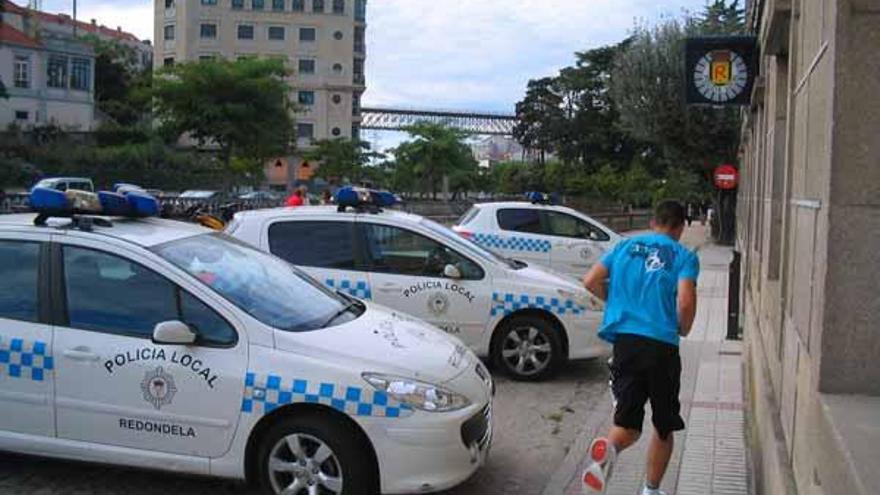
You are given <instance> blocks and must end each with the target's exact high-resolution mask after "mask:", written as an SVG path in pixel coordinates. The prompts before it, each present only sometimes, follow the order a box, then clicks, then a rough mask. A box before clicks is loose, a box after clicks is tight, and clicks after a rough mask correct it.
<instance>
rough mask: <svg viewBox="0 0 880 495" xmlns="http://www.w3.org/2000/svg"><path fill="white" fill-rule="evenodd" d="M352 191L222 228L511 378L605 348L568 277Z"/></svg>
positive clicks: (593, 305) (248, 216)
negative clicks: (408, 318) (451, 339)
mask: <svg viewBox="0 0 880 495" xmlns="http://www.w3.org/2000/svg"><path fill="white" fill-rule="evenodd" d="M394 201H395V199H394V196H393V195H391V194H388V193H377V192H371V191H368V190H359V189H352V188H345V189H342V190H341V191H340V192H339V193H338V194H337V206H327V207H307V208H278V209H270V210H257V211H246V212H240V213H238V214H236V216H235V218H234V219H233V221H232V223H231V224H230V225H229V226H228V227H227V232H228V233H229V234H230V235H232V236H234V237H236V238H238V239H240V240H242V241H245V242H247V243H249V244H252V245H254V246H257V247H259V248H260V249H262V250H265V251H268V252H270V253H272V254H274V255H276V256H278V257H280V258H282V259H284V260H287V261H289V262H290V263H292V264H294V265H296V266H298V267H300V268H302V269H303V270H304V271H306V272H307V273H309V274H310V275H312V276H313V277H315V278H316V279H318V280H319V281H321V282H323V283H325V284H326V285H327V286H328V287H330V288H332V289H335V290H339V291H341V292H344V293H346V294H349V295H351V296H354V297H356V298H358V299H361V300H365V301H374V302H375V303H378V304H382V305H384V306H387V307H389V308H393V309H394V310H396V311H401V312H403V313H406V314H409V315H412V316H415V317H417V318H420V319H423V320H426V321H428V322H430V323H432V324H434V325H436V326H438V327H440V328H442V329H444V330H445V331H447V332H448V333H450V334H452V335H455V336H456V337H459V338H461V340H463V341H464V342H465V344H467V345H468V346H469V347H470V348H471V349H473V350H475V351H476V353H477V354H478V355H482V356H490V357H491V358H492V360H493V361H494V362H495V363H496V365H498V367H499V368H500V369H501V370H503V371H505V372H506V373H508V374H510V375H511V376H513V377H514V378H516V379H521V380H538V379H542V378H545V377H548V376H550V375H551V374H552V373H553V372H554V371H555V370H556V369H558V368H559V366H560V365H561V364H563V363H564V362H565V361H566V360H567V359H569V358H592V357H597V356H600V355H603V354H605V353H606V352H607V348H606V347H605V345H604V344H603V343H602V342H601V341H600V340H599V339H598V338H597V336H596V328H597V327H598V325H599V322H600V319H601V316H602V313H601V311H602V306H601V303H600V302H599V301H598V300H597V299H595V298H593V297H592V296H590V295H589V293H588V292H587V291H586V290H585V289H584V288H583V287H581V286H580V284H578V283H577V282H576V281H575V280H570V279H568V278H565V277H561V276H558V275H554V274H551V273H548V272H547V271H544V270H542V269H540V268H537V267H533V266H529V265H528V264H526V263H522V262H519V261H513V260H510V259H507V258H503V257H500V256H498V255H495V254H493V253H491V252H490V251H487V250H485V249H483V248H481V247H480V246H477V245H475V244H473V243H471V242H468V241H466V240H464V239H462V238H461V237H459V236H458V235H456V234H455V232H453V231H452V230H450V229H448V228H446V227H444V226H442V225H440V224H438V223H436V222H433V221H431V220H429V219H426V218H423V217H420V216H416V215H411V214H407V213H403V212H400V211H396V210H391V209H387V208H385V207H387V206H389V205H391V204H393V203H394Z"/></svg>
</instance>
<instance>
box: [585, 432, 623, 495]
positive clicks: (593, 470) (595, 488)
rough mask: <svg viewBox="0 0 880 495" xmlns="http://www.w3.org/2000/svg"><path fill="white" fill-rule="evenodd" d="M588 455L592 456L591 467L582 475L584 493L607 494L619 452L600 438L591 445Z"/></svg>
mask: <svg viewBox="0 0 880 495" xmlns="http://www.w3.org/2000/svg"><path fill="white" fill-rule="evenodd" d="M587 454H588V455H589V456H590V465H589V466H587V469H585V470H584V472H583V474H582V475H581V483H582V484H583V492H584V493H585V494H592V493H605V489H606V488H607V485H608V480H609V479H610V478H611V469H612V467H613V466H614V461H615V459H616V458H617V451H616V450H615V449H614V446H613V445H611V442H610V441H609V440H608V439H607V438H604V437H599V438H596V439H595V440H593V442H592V443H591V444H590V448H589V450H587Z"/></svg>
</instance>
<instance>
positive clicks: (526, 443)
mask: <svg viewBox="0 0 880 495" xmlns="http://www.w3.org/2000/svg"><path fill="white" fill-rule="evenodd" d="M607 379H608V377H607V372H606V366H605V364H604V362H602V361H600V360H593V361H581V362H575V363H570V364H569V365H568V366H567V367H566V369H564V370H563V371H562V372H561V373H560V374H559V375H558V376H557V377H556V378H554V379H553V380H552V381H549V382H544V383H518V382H513V381H510V380H508V379H506V378H505V377H500V376H499V377H496V383H497V394H496V398H495V416H494V418H495V436H494V440H493V446H492V451H491V453H490V456H489V459H488V461H487V463H486V465H485V466H484V467H483V469H482V470H480V471H479V472H477V474H476V475H475V476H474V477H473V478H471V479H470V480H468V481H467V482H466V483H464V484H462V485H461V486H459V487H457V488H455V489H453V490H450V491H447V492H444V494H443V495H471V494H481V495H487V494H505V495H515V494H523V495H531V494H540V493H541V490H542V489H543V488H544V485H545V484H546V482H547V481H548V480H549V478H550V477H551V476H552V475H553V472H554V471H555V469H556V468H557V467H558V465H559V463H560V462H562V460H563V458H564V457H565V455H566V454H567V453H568V449H569V448H570V447H571V444H572V443H573V442H574V439H575V437H576V433H577V432H578V429H579V427H580V425H581V423H583V421H585V420H586V418H587V416H588V414H589V412H590V411H591V410H592V409H594V408H596V407H599V404H600V403H601V402H602V401H609V400H611V399H610V397H609V396H608V394H607ZM0 493H2V494H4V495H18V494H22V495H23V494H28V495H62V494H63V495H154V494H157V493H173V494H175V495H221V494H222V495H226V494H228V495H250V493H251V492H250V491H249V490H248V489H247V488H246V487H245V486H244V485H243V484H241V483H236V482H230V481H224V480H216V479H210V478H198V477H192V476H181V475H174V474H166V473H161V472H152V471H141V470H135V469H123V468H116V467H108V466H97V465H92V464H84V463H76V462H66V461H57V460H50V459H42V458H36V457H27V456H20V455H15V454H7V453H0Z"/></svg>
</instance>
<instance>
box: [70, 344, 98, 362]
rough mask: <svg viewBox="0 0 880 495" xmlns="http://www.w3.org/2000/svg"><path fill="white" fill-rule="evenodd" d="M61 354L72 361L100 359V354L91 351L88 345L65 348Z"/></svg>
mask: <svg viewBox="0 0 880 495" xmlns="http://www.w3.org/2000/svg"><path fill="white" fill-rule="evenodd" d="M61 354H63V355H64V357H66V358H68V359H72V360H73V361H99V360H100V359H101V356H99V355H97V354H95V353H94V352H92V351H91V349H89V348H88V347H74V348H73V349H67V350H65V351H64V352H62V353H61Z"/></svg>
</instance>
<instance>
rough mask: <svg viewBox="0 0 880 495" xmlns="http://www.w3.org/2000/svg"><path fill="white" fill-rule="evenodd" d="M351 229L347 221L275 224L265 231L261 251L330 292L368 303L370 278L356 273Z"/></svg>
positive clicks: (352, 231) (294, 221)
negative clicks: (263, 244) (321, 284)
mask: <svg viewBox="0 0 880 495" xmlns="http://www.w3.org/2000/svg"><path fill="white" fill-rule="evenodd" d="M354 225H355V224H354V222H352V221H346V220H314V221H312V220H308V221H302V220H274V221H272V222H270V223H269V225H268V227H267V236H266V242H267V243H268V245H267V246H264V249H268V251H269V252H270V253H272V254H274V255H275V256H278V257H279V258H281V259H283V260H285V261H287V262H288V263H290V264H292V265H296V266H297V267H299V268H301V269H302V270H303V271H305V272H306V273H308V274H309V275H311V276H312V277H313V278H315V279H316V280H318V281H319V282H321V283H323V284H324V285H326V286H327V287H329V288H331V289H334V290H338V291H340V292H343V293H346V294H348V295H350V296H354V297H357V298H359V299H364V300H371V299H372V298H373V291H372V287H371V285H370V278H369V276H368V275H367V273H366V272H364V271H360V270H357V261H356V259H355V256H356V248H355V241H354Z"/></svg>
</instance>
